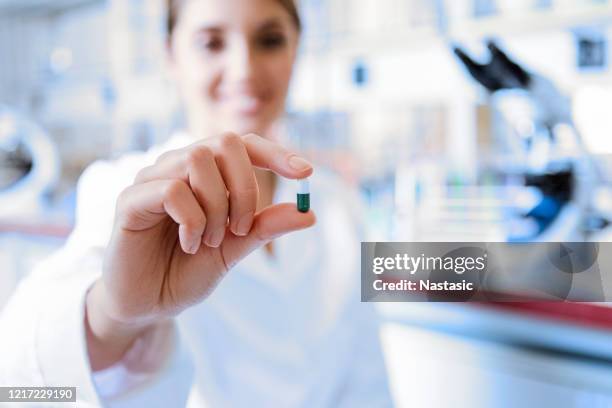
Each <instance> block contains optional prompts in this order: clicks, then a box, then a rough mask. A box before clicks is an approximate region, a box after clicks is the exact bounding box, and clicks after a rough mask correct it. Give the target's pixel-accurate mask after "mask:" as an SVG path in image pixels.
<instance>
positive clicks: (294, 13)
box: [166, 0, 302, 37]
mask: <svg viewBox="0 0 612 408" xmlns="http://www.w3.org/2000/svg"><path fill="white" fill-rule="evenodd" d="M277 1H278V2H279V3H280V5H281V6H283V8H284V9H285V10H286V11H287V13H289V16H291V19H292V20H293V22H294V23H295V27H296V28H297V30H298V32H299V31H301V30H302V20H301V19H300V13H299V12H298V8H297V5H296V0H277ZM184 2H185V0H166V9H167V20H166V33H167V34H168V37H171V36H172V33H173V32H174V28H175V27H176V23H177V21H178V17H179V12H180V11H181V7H182V5H183V3H184Z"/></svg>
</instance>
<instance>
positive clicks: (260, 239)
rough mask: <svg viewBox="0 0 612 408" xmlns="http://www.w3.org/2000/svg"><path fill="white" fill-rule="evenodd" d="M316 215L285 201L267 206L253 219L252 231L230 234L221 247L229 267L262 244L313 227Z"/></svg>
mask: <svg viewBox="0 0 612 408" xmlns="http://www.w3.org/2000/svg"><path fill="white" fill-rule="evenodd" d="M315 222H316V217H315V215H314V213H313V212H312V211H308V212H307V213H301V212H299V211H298V210H297V208H296V206H295V204H290V203H285V204H277V205H272V206H270V207H266V208H265V209H263V210H262V211H261V212H260V213H259V214H257V215H256V216H255V219H254V220H253V227H252V228H251V232H250V233H249V234H248V235H246V236H244V237H240V236H236V235H233V234H229V236H227V237H226V238H225V240H224V241H223V244H222V245H221V247H220V249H221V251H222V253H223V258H224V259H225V263H226V265H227V267H228V269H231V268H232V267H233V266H234V265H236V263H238V262H239V261H240V260H241V259H242V258H244V257H245V256H247V255H248V254H249V253H251V252H252V251H254V250H255V249H257V248H259V247H260V246H262V245H265V244H266V243H268V242H270V241H272V240H273V239H275V238H278V237H280V236H282V235H285V234H287V233H289V232H293V231H299V230H302V229H305V228H309V227H312V226H313V225H314V224H315Z"/></svg>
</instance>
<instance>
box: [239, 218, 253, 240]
mask: <svg viewBox="0 0 612 408" xmlns="http://www.w3.org/2000/svg"><path fill="white" fill-rule="evenodd" d="M252 223H253V213H248V214H245V215H243V216H242V218H240V220H239V221H238V224H236V235H240V236H245V235H246V234H248V233H249V231H250V230H251V224H252Z"/></svg>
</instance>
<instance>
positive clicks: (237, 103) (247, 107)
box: [227, 96, 265, 115]
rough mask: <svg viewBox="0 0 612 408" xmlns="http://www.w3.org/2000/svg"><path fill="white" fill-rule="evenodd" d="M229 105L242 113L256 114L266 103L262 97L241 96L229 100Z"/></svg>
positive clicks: (233, 109) (236, 111)
mask: <svg viewBox="0 0 612 408" xmlns="http://www.w3.org/2000/svg"><path fill="white" fill-rule="evenodd" d="M227 105H228V107H229V108H230V109H231V110H232V111H233V112H235V113H238V114H240V115H255V114H257V113H259V112H260V111H261V110H262V108H263V107H264V105H265V101H264V99H263V98H261V97H255V96H239V97H232V98H230V99H228V100H227Z"/></svg>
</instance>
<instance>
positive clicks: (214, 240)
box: [207, 228, 225, 248]
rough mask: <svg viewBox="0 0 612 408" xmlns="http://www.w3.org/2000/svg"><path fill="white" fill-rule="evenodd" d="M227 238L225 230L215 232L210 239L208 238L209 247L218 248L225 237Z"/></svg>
mask: <svg viewBox="0 0 612 408" xmlns="http://www.w3.org/2000/svg"><path fill="white" fill-rule="evenodd" d="M224 236H225V228H219V229H218V230H217V231H215V232H213V233H212V234H211V235H210V237H208V242H207V245H208V246H210V247H213V248H218V247H219V245H221V242H223V237H224Z"/></svg>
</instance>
